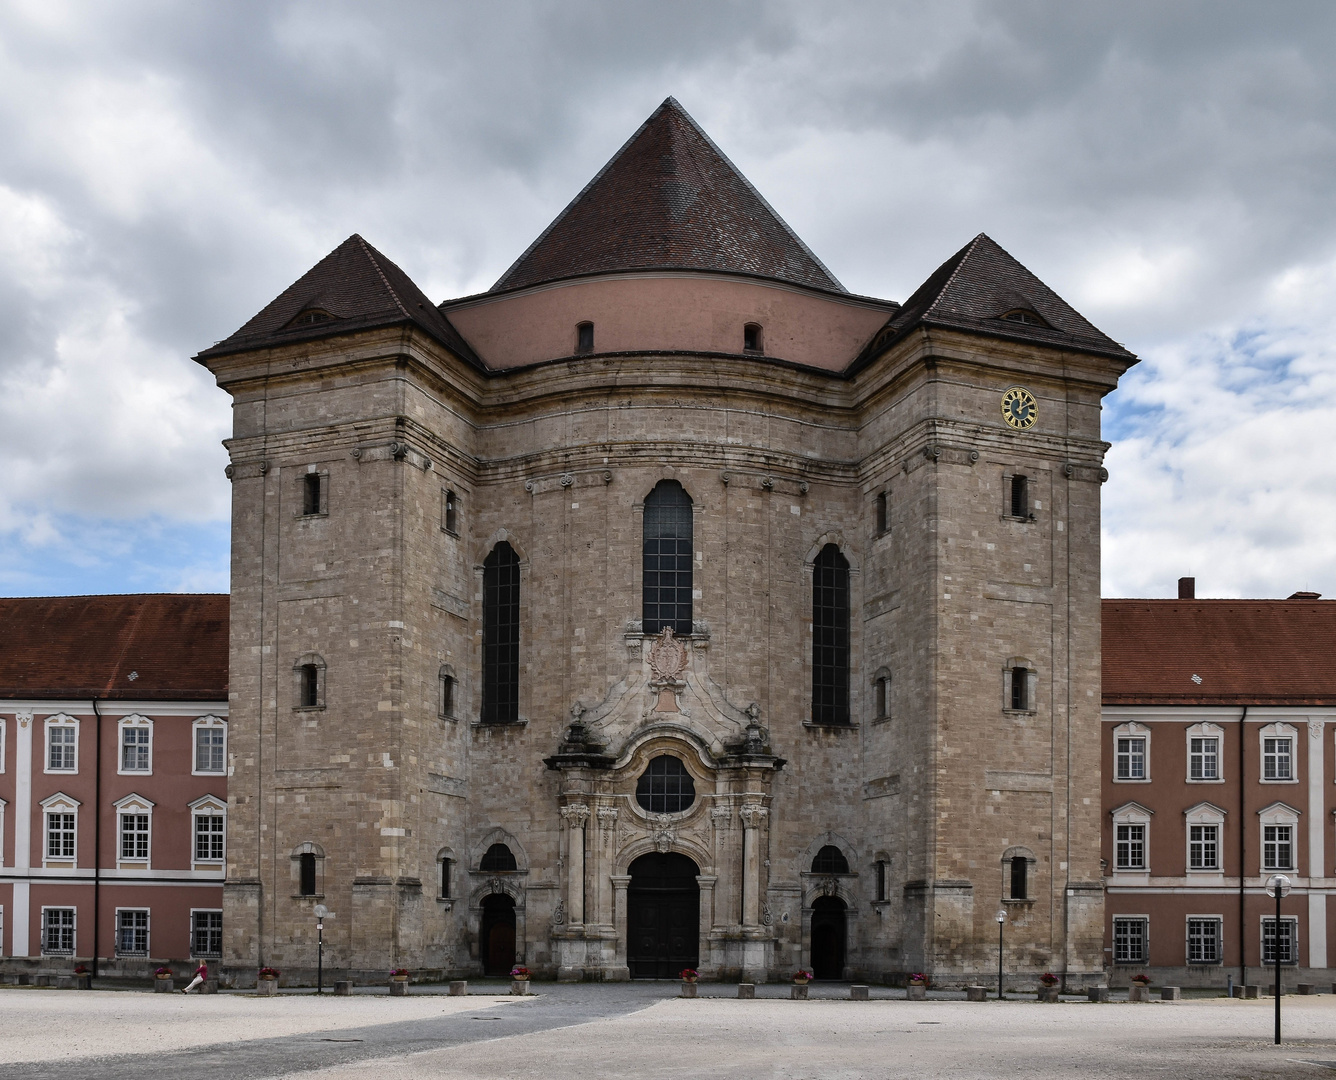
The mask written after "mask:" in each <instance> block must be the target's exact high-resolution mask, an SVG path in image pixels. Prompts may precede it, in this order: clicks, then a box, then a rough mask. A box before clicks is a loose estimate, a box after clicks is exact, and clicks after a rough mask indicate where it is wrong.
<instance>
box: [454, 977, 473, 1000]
mask: <svg viewBox="0 0 1336 1080" xmlns="http://www.w3.org/2000/svg"><path fill="white" fill-rule="evenodd" d="M468 992H469V983H468V980H467V979H451V980H450V996H451V997H466V996H467V995H468Z"/></svg>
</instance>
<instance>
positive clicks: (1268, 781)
mask: <svg viewBox="0 0 1336 1080" xmlns="http://www.w3.org/2000/svg"><path fill="white" fill-rule="evenodd" d="M1298 782H1299V781H1298V779H1295V778H1291V779H1289V780H1259V781H1258V783H1259V784H1297V783H1298ZM1282 966H1283V965H1282Z"/></svg>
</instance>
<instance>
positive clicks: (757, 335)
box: [742, 322, 765, 354]
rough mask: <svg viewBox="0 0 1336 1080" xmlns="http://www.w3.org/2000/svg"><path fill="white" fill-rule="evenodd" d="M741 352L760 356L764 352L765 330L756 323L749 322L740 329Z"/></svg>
mask: <svg viewBox="0 0 1336 1080" xmlns="http://www.w3.org/2000/svg"><path fill="white" fill-rule="evenodd" d="M742 351H743V352H746V353H756V354H762V353H764V352H765V328H764V327H763V326H762V325H761V324H760V323H758V322H749V323H746V324H745V325H744V326H743V327H742Z"/></svg>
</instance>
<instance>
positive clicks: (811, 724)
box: [803, 717, 890, 731]
mask: <svg viewBox="0 0 1336 1080" xmlns="http://www.w3.org/2000/svg"><path fill="white" fill-rule="evenodd" d="M887 719H890V718H889V717H887ZM803 727H805V728H813V729H816V730H819V731H857V730H858V725H857V724H856V723H855V722H854V721H852V720H850V721H849V722H848V723H847V724H821V723H818V722H817V721H815V720H804V721H803Z"/></svg>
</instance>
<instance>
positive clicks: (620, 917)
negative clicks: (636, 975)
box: [606, 874, 631, 981]
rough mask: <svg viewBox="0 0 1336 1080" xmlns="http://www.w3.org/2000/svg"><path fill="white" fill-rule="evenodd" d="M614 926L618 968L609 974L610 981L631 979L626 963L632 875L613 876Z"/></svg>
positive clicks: (611, 878)
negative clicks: (628, 900)
mask: <svg viewBox="0 0 1336 1080" xmlns="http://www.w3.org/2000/svg"><path fill="white" fill-rule="evenodd" d="M610 880H611V881H612V924H613V927H614V928H615V929H616V931H617V953H616V964H617V966H616V968H615V969H614V970H613V971H611V972H609V973H608V974H607V975H606V977H607V978H609V979H615V980H619V981H620V980H623V979H629V978H630V977H631V972H630V969H629V968H628V967H627V963H626V935H627V925H626V890H627V888H628V886H630V884H631V875H630V874H612V875H611V877H610Z"/></svg>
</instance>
